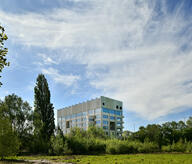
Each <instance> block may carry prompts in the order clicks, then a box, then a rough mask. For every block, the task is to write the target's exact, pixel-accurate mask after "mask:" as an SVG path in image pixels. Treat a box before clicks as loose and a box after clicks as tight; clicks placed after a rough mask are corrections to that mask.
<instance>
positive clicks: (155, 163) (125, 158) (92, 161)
mask: <svg viewBox="0 0 192 164" xmlns="http://www.w3.org/2000/svg"><path fill="white" fill-rule="evenodd" d="M8 159H17V160H29V161H31V160H48V161H50V162H53V163H57V162H63V163H64V162H66V163H77V164H134V163H142V164H167V163H169V164H192V154H136V155H99V156H95V155H72V156H20V157H9V158H8Z"/></svg>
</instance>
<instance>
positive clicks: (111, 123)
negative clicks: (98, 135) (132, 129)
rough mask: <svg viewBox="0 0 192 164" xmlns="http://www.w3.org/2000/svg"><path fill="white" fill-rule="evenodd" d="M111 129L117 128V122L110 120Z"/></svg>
mask: <svg viewBox="0 0 192 164" xmlns="http://www.w3.org/2000/svg"><path fill="white" fill-rule="evenodd" d="M110 130H115V122H110Z"/></svg>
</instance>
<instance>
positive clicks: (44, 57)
mask: <svg viewBox="0 0 192 164" xmlns="http://www.w3.org/2000/svg"><path fill="white" fill-rule="evenodd" d="M38 56H39V57H40V58H41V60H42V62H43V63H42V64H41V65H43V64H45V65H52V64H58V63H57V62H56V61H55V60H54V59H52V58H51V56H49V55H46V54H44V53H39V54H38Z"/></svg>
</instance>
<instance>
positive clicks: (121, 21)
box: [0, 0, 192, 119]
mask: <svg viewBox="0 0 192 164" xmlns="http://www.w3.org/2000/svg"><path fill="white" fill-rule="evenodd" d="M73 1H74V2H76V1H77V0H73ZM78 2H86V3H89V6H90V8H86V9H85V10H83V9H82V10H81V11H79V10H75V9H71V8H68V9H67V8H65V9H55V10H53V11H51V12H45V13H43V14H40V13H26V14H18V15H17V14H14V15H13V14H9V13H4V12H2V11H0V18H1V20H2V21H3V22H4V23H5V24H6V25H7V29H8V34H9V36H11V37H10V38H12V40H14V41H15V42H16V41H17V43H18V44H23V45H27V46H32V47H33V46H38V47H42V48H47V49H57V50H59V53H56V54H55V55H56V57H55V58H54V59H55V60H54V61H53V60H52V58H51V55H48V54H46V55H44V54H40V56H41V58H43V60H44V63H45V64H56V63H57V64H59V63H60V64H62V63H63V62H64V61H66V60H68V61H69V62H71V63H73V62H77V63H78V64H85V65H86V66H87V67H86V72H84V73H85V74H86V76H87V78H88V79H89V81H90V85H92V86H94V87H95V88H96V89H99V90H103V92H102V93H101V94H104V95H107V96H110V97H114V98H117V99H121V100H123V101H124V104H125V108H126V109H127V110H130V111H135V112H136V113H138V114H139V115H141V116H143V117H145V118H148V119H155V118H157V117H160V116H163V115H167V114H169V113H173V112H178V111H181V110H184V109H185V107H191V106H192V101H191V100H192V87H191V80H192V76H191V73H192V65H191V62H192V51H191V50H192V42H191V41H192V37H191V35H189V34H191V33H192V28H191V27H192V26H191V24H192V21H191V20H192V19H190V18H188V19H186V18H185V17H184V13H183V12H184V11H183V6H184V4H183V3H180V4H179V5H177V6H176V7H175V9H174V10H173V11H172V12H169V9H168V8H167V4H166V3H167V1H161V2H158V1H153V2H152V1H135V0H129V1H128V0H122V1H116V0H110V1H109V0H106V1H103V0H92V1H91V0H78ZM157 2H158V3H159V6H158V7H157ZM42 71H43V73H45V74H48V75H50V76H51V77H52V78H53V79H54V80H55V81H56V82H57V83H63V84H65V85H67V86H70V85H72V84H73V83H74V82H76V81H77V80H79V79H80V77H79V76H76V75H61V74H59V73H58V71H57V70H55V69H53V68H48V69H47V68H44V69H43V70H42Z"/></svg>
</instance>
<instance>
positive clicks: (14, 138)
mask: <svg viewBox="0 0 192 164" xmlns="http://www.w3.org/2000/svg"><path fill="white" fill-rule="evenodd" d="M50 97H51V94H50V91H49V87H48V83H47V80H46V78H45V77H44V75H42V74H40V75H39V76H38V77H37V81H36V85H35V87H34V110H33V109H32V107H31V106H30V105H29V103H28V102H26V101H23V100H22V98H21V97H19V96H17V95H15V94H12V95H8V96H6V97H5V98H4V100H1V101H0V158H4V157H5V156H9V155H23V154H26V155H27V154H45V155H65V154H127V153H152V152H192V117H190V118H189V119H188V120H187V122H186V123H185V122H183V121H179V122H175V121H173V122H166V123H164V124H162V125H158V124H152V125H148V126H146V127H140V128H139V130H138V131H137V132H134V133H133V132H129V131H124V132H123V136H122V138H121V139H115V138H109V137H108V136H106V135H105V133H104V131H103V129H101V128H98V127H94V126H90V127H89V129H88V130H87V131H85V130H83V129H79V128H73V129H71V132H70V133H69V134H67V135H64V134H63V133H62V131H61V130H60V129H59V128H56V127H55V124H54V107H53V104H52V103H51V102H50Z"/></svg>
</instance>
